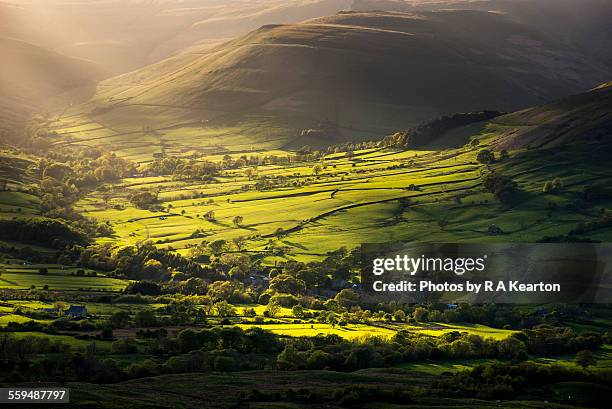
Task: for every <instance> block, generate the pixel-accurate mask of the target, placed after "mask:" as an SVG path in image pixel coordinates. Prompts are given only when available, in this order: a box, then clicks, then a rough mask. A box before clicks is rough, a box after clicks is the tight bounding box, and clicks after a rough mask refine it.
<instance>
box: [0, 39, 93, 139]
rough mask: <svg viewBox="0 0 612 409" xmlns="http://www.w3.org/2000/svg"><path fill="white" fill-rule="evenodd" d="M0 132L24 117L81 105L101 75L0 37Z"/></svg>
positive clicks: (86, 66)
mask: <svg viewBox="0 0 612 409" xmlns="http://www.w3.org/2000/svg"><path fill="white" fill-rule="evenodd" d="M0 55H1V56H2V58H3V61H2V64H0V129H1V130H4V131H7V130H11V129H14V127H15V126H16V125H17V124H18V123H20V122H21V121H22V120H24V119H25V118H26V117H27V115H29V114H32V113H34V112H36V111H39V110H44V109H47V108H52V107H53V106H54V105H55V104H58V105H60V104H61V105H62V106H63V105H65V104H66V103H70V102H77V101H81V100H83V99H85V98H88V96H91V94H92V93H93V91H94V86H95V84H96V82H97V81H98V80H99V79H100V78H102V77H103V76H104V72H103V70H102V69H100V68H99V67H98V66H96V65H95V64H93V63H91V62H89V61H84V60H78V59H75V58H70V57H66V56H64V55H62V54H58V53H55V52H53V51H49V50H45V49H43V48H40V47H37V46H35V45H32V44H28V43H25V42H23V41H19V40H14V39H10V38H3V37H0Z"/></svg>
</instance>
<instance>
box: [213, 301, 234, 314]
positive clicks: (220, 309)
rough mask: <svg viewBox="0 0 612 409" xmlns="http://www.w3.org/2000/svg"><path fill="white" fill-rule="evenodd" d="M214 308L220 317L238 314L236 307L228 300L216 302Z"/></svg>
mask: <svg viewBox="0 0 612 409" xmlns="http://www.w3.org/2000/svg"><path fill="white" fill-rule="evenodd" d="M213 308H214V310H215V311H216V313H217V315H218V316H220V317H233V316H235V315H236V308H234V306H233V305H231V304H229V303H228V302H227V301H219V302H217V303H215V305H214V306H213Z"/></svg>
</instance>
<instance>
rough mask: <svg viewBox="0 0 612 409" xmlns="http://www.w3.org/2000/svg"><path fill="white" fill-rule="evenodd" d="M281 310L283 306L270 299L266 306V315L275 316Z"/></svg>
mask: <svg viewBox="0 0 612 409" xmlns="http://www.w3.org/2000/svg"><path fill="white" fill-rule="evenodd" d="M279 312H281V306H280V305H279V304H278V303H277V302H276V301H270V302H269V303H268V305H267V306H266V310H265V315H267V316H268V317H270V318H274V317H276V316H277V315H278V313H279Z"/></svg>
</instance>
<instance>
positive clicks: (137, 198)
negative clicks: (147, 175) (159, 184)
mask: <svg viewBox="0 0 612 409" xmlns="http://www.w3.org/2000/svg"><path fill="white" fill-rule="evenodd" d="M128 200H129V201H130V203H132V205H134V207H137V208H139V209H151V208H152V207H154V206H156V205H158V204H159V199H158V193H157V191H155V190H144V191H140V192H136V193H132V194H130V195H129V196H128Z"/></svg>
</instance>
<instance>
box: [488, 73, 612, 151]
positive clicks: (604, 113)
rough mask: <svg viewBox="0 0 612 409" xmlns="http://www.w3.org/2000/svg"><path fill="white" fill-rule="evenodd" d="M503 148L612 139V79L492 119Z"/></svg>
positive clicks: (556, 145) (499, 144)
mask: <svg viewBox="0 0 612 409" xmlns="http://www.w3.org/2000/svg"><path fill="white" fill-rule="evenodd" d="M491 127H492V128H493V129H495V130H496V133H497V134H498V136H497V138H496V142H495V145H496V146H497V147H498V148H500V149H514V148H519V147H529V148H551V147H560V146H566V145H570V144H583V143H599V142H605V143H610V142H611V141H612V140H611V135H612V83H607V84H604V85H602V86H600V87H597V88H596V89H593V90H591V91H589V92H587V93H583V94H579V95H574V96H571V97H568V98H564V99H561V100H558V101H555V102H551V103H549V104H545V105H541V106H537V107H534V108H529V109H525V110H522V111H519V112H515V113H512V114H508V115H505V116H501V117H498V118H496V119H494V120H493V121H491Z"/></svg>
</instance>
